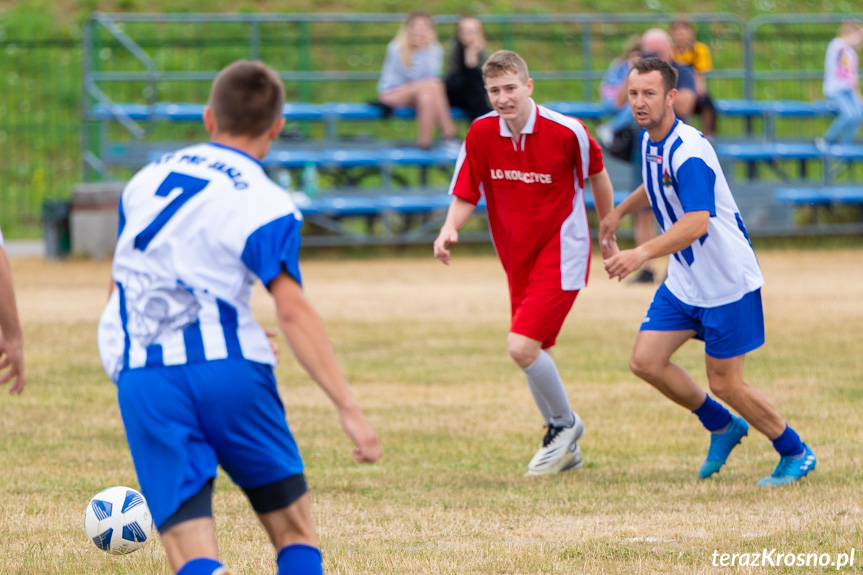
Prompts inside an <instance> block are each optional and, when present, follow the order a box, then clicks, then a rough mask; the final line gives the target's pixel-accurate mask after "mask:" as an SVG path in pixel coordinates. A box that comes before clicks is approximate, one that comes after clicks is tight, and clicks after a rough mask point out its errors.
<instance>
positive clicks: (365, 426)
mask: <svg viewBox="0 0 863 575" xmlns="http://www.w3.org/2000/svg"><path fill="white" fill-rule="evenodd" d="M339 421H340V422H341V424H342V429H344V430H345V433H346V434H347V436H348V437H350V438H351V441H353V442H354V445H356V446H357V448H356V449H354V451H353V453H352V454H353V456H354V459H355V460H356V461H357V462H359V463H374V462H375V461H377V460H378V459H380V458H381V456H382V455H383V449H382V448H381V444H380V441H378V436H377V435H376V434H375V431H374V430H373V429H372V426H371V425H369V422H368V421H366V417H365V415H363V412H362V410H361V409H360V408H359V407H353V408H349V409H340V410H339Z"/></svg>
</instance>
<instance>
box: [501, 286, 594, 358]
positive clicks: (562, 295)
mask: <svg viewBox="0 0 863 575" xmlns="http://www.w3.org/2000/svg"><path fill="white" fill-rule="evenodd" d="M576 296H578V290H572V291H566V290H562V289H560V288H556V289H555V288H552V289H540V288H536V289H527V290H526V291H525V293H524V294H523V295H520V296H512V297H511V298H510V306H511V308H512V325H511V326H510V328H509V330H510V331H511V332H513V333H517V334H519V335H523V336H525V337H529V338H531V339H535V340H538V341H541V342H542V348H543V349H548V348H549V347H551V346H553V345H554V344H555V342H556V341H557V334H558V333H560V328H561V327H563V320H565V319H566V314H568V313H569V310H570V309H572V304H574V303H575V298H576Z"/></svg>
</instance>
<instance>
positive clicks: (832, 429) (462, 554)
mask: <svg viewBox="0 0 863 575" xmlns="http://www.w3.org/2000/svg"><path fill="white" fill-rule="evenodd" d="M759 257H760V261H761V264H762V267H763V269H764V272H765V276H766V278H767V285H766V286H765V288H764V291H763V293H764V301H765V312H766V316H767V339H768V343H767V345H766V346H765V347H764V348H762V349H760V350H758V351H756V352H754V353H752V354H751V357H750V358H749V361H748V365H747V374H748V379H749V381H750V382H752V383H753V384H755V385H756V386H758V387H759V388H761V389H763V390H764V391H766V392H767V393H768V394H769V395H770V396H771V397H772V398H773V399H774V401H775V402H776V403H777V405H778V407H779V408H780V410H781V411H782V413H783V414H784V415H785V416H786V417H788V418H789V420H790V421H791V422H792V423H793V425H794V426H795V427H796V428H797V429H798V430H799V431H800V432H801V435H802V436H803V438H804V440H806V441H807V442H809V443H810V444H811V445H812V446H813V448H814V450H815V452H816V454H817V455H818V458H819V461H818V468H817V470H816V471H815V472H814V473H812V474H811V475H810V476H809V477H807V478H806V479H805V480H803V481H802V482H801V483H800V484H798V485H793V486H790V487H787V488H782V489H774V490H768V489H764V488H758V487H756V485H755V484H756V482H757V481H758V479H760V478H761V477H763V476H766V475H768V474H769V473H770V472H771V471H772V469H773V467H774V466H775V464H776V461H777V458H776V456H775V454H774V453H773V452H772V450H771V448H770V445H769V443H768V442H767V440H766V439H765V438H764V437H762V436H759V435H758V434H757V432H753V433H751V434H750V437H749V438H747V439H746V440H745V441H744V442H743V444H742V446H741V447H739V448H738V449H737V451H735V453H734V455H733V456H732V459H731V461H730V463H729V465H728V466H727V467H726V468H725V469H723V471H722V472H721V473H720V474H719V475H718V476H717V477H715V478H714V479H711V480H708V481H704V482H701V481H698V480H697V479H696V478H695V477H696V472H697V469H698V466H699V464H700V462H701V460H702V459H703V457H704V454H705V453H706V447H707V441H708V438H707V435H706V433H704V432H703V431H701V428H700V425H699V424H698V421H697V419H696V418H695V417H694V416H692V415H690V414H687V413H686V412H685V411H684V410H682V409H680V408H677V407H675V406H674V405H672V404H670V403H669V402H667V401H666V400H664V399H663V398H662V397H660V395H659V393H658V392H655V391H654V390H652V389H651V388H649V387H648V386H647V385H646V384H644V383H641V382H639V381H637V380H636V379H635V378H634V377H633V376H632V375H630V374H629V373H628V370H627V357H628V353H629V350H630V347H631V344H632V341H633V339H634V336H635V330H636V329H637V327H638V325H639V322H640V319H641V316H642V314H643V312H644V311H645V309H646V307H647V305H648V302H649V301H650V297H651V295H652V290H651V289H650V288H648V287H643V286H625V285H622V284H618V283H616V282H610V281H608V280H606V279H605V277H604V275H603V273H602V269H601V266H600V262H599V258H598V257H594V262H593V265H594V267H593V270H592V278H591V284H590V286H589V287H588V288H587V289H586V290H585V292H584V293H582V294H581V295H580V296H579V299H578V301H577V302H576V305H575V308H574V311H573V313H572V314H571V315H570V318H569V320H568V322H567V324H566V325H565V326H564V331H563V333H562V334H561V337H560V339H559V345H558V347H557V348H556V351H555V357H556V359H557V361H558V363H559V366H560V370H561V373H562V375H563V377H564V380H565V381H566V383H567V389H568V391H569V393H570V397H571V399H572V401H573V403H574V405H575V407H576V409H578V411H579V412H580V414H581V415H582V417H583V419H584V421H585V424H586V426H587V435H586V436H585V439H584V440H583V441H582V447H583V451H584V454H585V460H586V463H585V466H584V468H582V469H581V470H578V471H575V472H572V473H568V474H564V475H561V476H557V477H549V478H532V479H526V478H523V477H522V474H523V472H524V470H525V467H526V464H527V461H528V460H529V459H530V457H531V455H532V454H533V451H534V450H535V448H536V446H537V444H538V442H539V440H540V438H541V436H542V429H541V421H540V420H539V417H538V415H537V412H536V409H535V408H534V406H533V404H532V400H531V398H530V394H529V392H528V390H527V389H526V385H525V384H524V381H523V379H522V377H521V376H520V372H519V371H518V369H517V368H516V367H515V366H514V365H513V364H512V363H511V361H510V360H509V358H508V357H507V355H506V351H505V334H506V331H507V327H508V324H507V310H508V302H507V296H506V289H505V280H504V277H503V274H502V272H501V270H500V269H499V265H498V263H497V261H496V260H495V259H494V258H493V257H489V256H465V255H464V253H463V252H461V253H460V252H459V251H458V250H457V251H456V252H455V260H454V262H453V265H452V266H451V267H450V268H445V267H444V266H441V265H440V264H438V263H437V262H435V261H434V260H432V258H431V257H428V258H426V259H418V258H412V259H411V258H405V259H383V258H381V259H361V260H357V259H355V260H346V261H327V260H322V259H318V260H311V261H308V262H306V263H305V265H304V268H303V269H304V273H305V279H306V290H307V293H308V295H309V297H310V298H311V299H312V300H313V302H314V303H315V304H316V306H317V307H318V309H319V310H320V312H321V315H322V316H323V317H324V319H325V321H326V323H327V325H328V328H329V331H330V334H331V337H332V338H333V340H334V343H335V346H336V348H337V351H338V353H339V355H340V358H341V361H342V363H343V366H344V368H345V370H346V372H347V373H348V375H349V378H350V380H351V381H352V383H353V385H354V388H355V390H356V393H357V395H358V396H359V398H360V400H361V402H362V404H363V405H364V407H365V409H366V410H367V413H368V414H369V417H370V419H371V421H372V423H373V425H374V426H375V427H376V429H377V430H378V432H379V434H380V436H381V439H382V442H383V444H384V450H385V454H384V459H383V460H382V461H381V462H380V464H378V465H376V466H359V465H357V464H355V463H353V461H352V459H351V458H350V455H349V450H350V445H349V442H348V440H347V439H346V438H345V437H344V436H343V434H342V433H341V431H340V430H339V427H338V423H337V421H336V417H335V413H334V411H333V410H332V408H331V407H330V406H329V404H328V402H327V400H326V399H325V398H324V396H323V394H322V393H321V392H320V391H319V390H318V389H316V388H315V386H314V385H313V384H312V383H311V382H310V380H309V379H308V377H307V376H305V375H304V374H303V373H302V372H301V371H300V370H299V368H297V367H296V365H295V364H294V362H293V360H292V359H291V358H290V357H289V356H290V354H289V353H288V352H287V350H286V349H283V350H282V354H281V355H282V362H281V365H280V366H279V368H278V377H279V381H280V383H281V391H282V394H283V398H284V400H285V403H286V408H287V412H288V419H289V421H290V423H291V427H292V429H293V430H294V433H295V434H296V436H297V439H298V442H299V444H300V448H301V450H302V451H303V454H304V458H305V461H306V464H307V473H308V479H309V483H310V485H311V491H312V497H313V506H314V507H313V511H314V516H315V522H316V525H317V529H318V531H319V534H320V537H321V541H322V548H323V551H324V556H325V561H326V567H327V572H328V573H330V574H337V573H338V574H348V573H350V574H355V573H360V574H372V573H375V574H377V573H387V574H389V573H399V574H401V573H404V574H424V573H452V574H465V573H476V574H504V573H505V574H516V573H518V574H539V573H559V574H570V573H586V574H617V573H619V574H627V575H631V574H641V573H644V574H654V573H657V574H667V573H681V574H683V573H685V574H689V573H716V572H726V571H734V572H739V573H763V572H769V573H812V572H821V571H820V570H821V569H822V568H800V567H784V566H782V567H768V568H742V569H731V568H719V567H714V566H713V565H712V559H711V557H712V555H713V553H714V550H716V551H718V552H719V553H720V554H721V553H726V552H727V553H750V552H760V551H761V550H762V549H765V548H766V549H767V550H770V549H774V548H775V549H776V550H777V553H818V554H821V553H829V554H832V555H833V556H834V557H835V556H836V555H837V554H839V553H848V552H850V550H851V548H855V549H856V551H857V555H858V557H857V561H856V563H857V564H858V565H859V564H860V563H863V559H861V558H860V555H861V553H863V549H861V547H863V531H861V524H863V503H861V501H863V499H861V494H863V490H861V485H863V472H861V469H863V420H861V417H860V412H861V408H863V387H861V374H863V356H861V352H860V345H861V341H863V304H861V303H860V302H859V299H860V295H861V289H860V286H861V285H863V266H861V265H860V261H861V258H863V251H861V250H860V249H849V248H842V249H831V250H817V249H807V250H799V251H794V250H789V249H780V248H771V249H763V250H760V253H759ZM13 267H14V273H15V281H16V285H17V290H18V293H19V307H20V310H21V315H22V318H23V321H24V326H25V331H26V338H27V341H26V345H27V347H26V351H27V361H28V365H29V382H28V386H27V389H26V390H25V392H24V394H23V395H22V396H20V397H8V396H6V395H5V394H4V395H3V396H2V397H0V470H2V481H0V574H2V575H7V574H16V575H18V574H27V575H36V574H38V575H45V574H64V575H72V574H75V575H80V574H85V575H94V574H108V573H112V574H113V573H116V574H130V575H131V574H135V575H151V574H152V575H155V574H159V575H167V574H168V573H169V569H168V566H167V562H166V561H165V560H164V555H163V552H162V549H161V547H160V545H159V544H158V543H157V542H153V543H150V544H148V545H147V546H146V547H145V548H144V549H143V550H141V551H139V552H136V553H134V554H132V555H130V556H127V557H111V556H108V555H106V554H104V553H102V552H101V551H99V550H97V549H96V548H95V547H94V546H93V545H92V543H90V542H89V541H88V540H87V538H86V536H85V535H84V530H83V513H84V508H85V506H86V504H87V502H88V500H89V499H90V497H92V496H93V495H94V494H95V493H96V492H98V491H100V490H101V489H103V488H105V487H108V486H110V485H117V484H124V485H130V486H136V485H137V483H136V481H135V475H134V471H133V469H132V466H131V460H130V458H129V455H128V452H127V449H126V446H125V439H124V435H123V428H122V424H121V422H120V417H119V413H118V410H117V407H116V403H115V393H114V387H113V385H112V384H111V383H110V382H109V381H108V379H107V378H106V377H105V375H104V374H103V372H102V370H101V367H100V364H99V360H98V356H97V352H96V344H95V331H96V322H97V318H98V316H99V314H100V312H101V308H102V305H103V303H104V301H105V298H106V292H107V284H108V277H109V273H110V272H109V265H108V264H107V263H99V262H91V261H68V262H46V261H43V260H40V259H16V260H14V261H13ZM254 307H255V310H256V314H257V315H258V317H259V318H260V320H261V321H262V323H264V324H265V325H268V326H273V325H274V322H273V321H272V306H271V303H270V302H269V300H268V297H267V296H266V294H265V292H263V291H259V292H257V293H256V295H255V298H254ZM677 359H678V361H679V362H680V363H682V364H683V365H684V366H685V367H687V368H688V369H691V370H692V372H693V373H695V374H697V378H696V379H697V380H699V381H701V382H702V383H703V382H704V377H703V351H702V347H701V345H700V344H697V343H690V344H688V345H686V346H685V347H684V349H683V350H682V351H681V352H679V354H678V357H677ZM215 508H216V513H217V526H218V534H219V541H220V545H221V549H222V552H223V557H224V559H225V561H226V562H227V563H228V564H229V565H230V566H232V568H233V569H234V571H235V574H236V575H251V574H261V573H273V572H274V570H275V568H274V561H273V553H272V551H271V549H270V547H269V544H268V543H267V541H266V538H265V535H264V532H263V530H261V529H260V528H258V526H257V525H256V520H255V518H254V516H253V514H252V512H251V511H250V509H249V508H248V506H247V504H246V501H245V499H244V498H243V496H242V494H241V492H240V491H238V490H237V489H236V488H235V487H233V486H232V485H231V484H230V481H229V480H227V478H226V477H222V478H220V480H219V481H218V482H217V488H216V496H215ZM861 570H863V569H861V568H860V567H859V566H857V565H855V567H853V568H846V569H845V570H844V572H859V571H861ZM823 571H824V572H827V571H830V572H833V571H835V568H833V567H825V568H823Z"/></svg>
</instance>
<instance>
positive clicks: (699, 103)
mask: <svg viewBox="0 0 863 575" xmlns="http://www.w3.org/2000/svg"><path fill="white" fill-rule="evenodd" d="M669 32H670V33H671V39H672V40H673V42H674V45H673V46H672V56H673V57H674V61H675V62H677V63H678V64H686V65H688V66H692V69H693V70H695V89H696V92H697V94H698V99H697V100H696V101H695V113H696V114H697V115H698V116H700V117H701V132H702V133H703V134H704V135H705V136H712V135H713V134H714V133H715V132H716V108H715V107H714V105H713V100H711V99H710V94H709V93H708V92H707V77H706V76H707V74H708V73H709V72H710V71H711V70H713V60H712V59H711V57H710V48H708V47H707V45H706V44H704V43H703V42H697V41H696V40H695V28H694V27H693V26H692V22H690V21H689V20H687V19H685V18H678V19H676V20H673V21H672V22H671V27H670V29H669Z"/></svg>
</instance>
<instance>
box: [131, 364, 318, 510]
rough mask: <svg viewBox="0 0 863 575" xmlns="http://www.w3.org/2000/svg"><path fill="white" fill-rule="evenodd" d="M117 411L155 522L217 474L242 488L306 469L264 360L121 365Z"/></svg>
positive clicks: (271, 371)
mask: <svg viewBox="0 0 863 575" xmlns="http://www.w3.org/2000/svg"><path fill="white" fill-rule="evenodd" d="M117 389H118V399H119V402H120V413H121V415H122V416H123V425H124V426H125V428H126V438H127V439H128V441H129V449H130V451H131V452H132V461H133V462H134V464H135V471H136V473H137V474H138V482H139V484H140V485H141V492H142V493H143V494H144V497H145V498H146V499H147V504H148V505H149V507H150V511H151V513H152V514H153V521H154V522H155V524H156V525H157V526H160V525H162V523H164V522H165V521H166V520H167V519H168V518H170V517H171V515H173V514H174V512H176V511H177V509H178V508H179V507H180V505H181V504H182V503H183V502H185V501H186V500H187V499H189V498H190V497H192V496H193V495H195V494H197V493H198V492H199V491H200V490H201V489H202V488H203V487H204V485H205V484H206V483H207V482H208V481H209V480H211V479H214V478H215V477H216V474H217V465H221V466H222V468H223V469H224V470H225V471H226V472H227V473H228V475H229V476H230V477H231V479H232V480H233V481H234V482H235V483H236V484H237V485H239V486H240V487H241V488H244V489H250V488H256V487H263V486H265V485H269V484H272V483H275V482H277V481H281V480H283V479H286V478H288V477H290V476H292V475H297V474H299V473H302V472H303V462H302V459H301V458H300V454H299V450H298V449H297V444H296V443H295V442H294V438H293V436H292V435H291V432H290V430H289V429H288V424H287V421H286V420H285V409H284V406H283V405H282V401H281V399H280V398H279V393H278V390H277V388H276V379H275V377H274V376H273V370H272V368H271V367H270V366H269V365H264V364H260V363H254V362H250V361H247V360H244V359H223V360H216V361H208V362H203V363H194V364H188V365H180V366H171V367H153V368H141V369H132V370H126V371H123V372H122V373H121V374H120V378H119V380H118V381H117Z"/></svg>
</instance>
